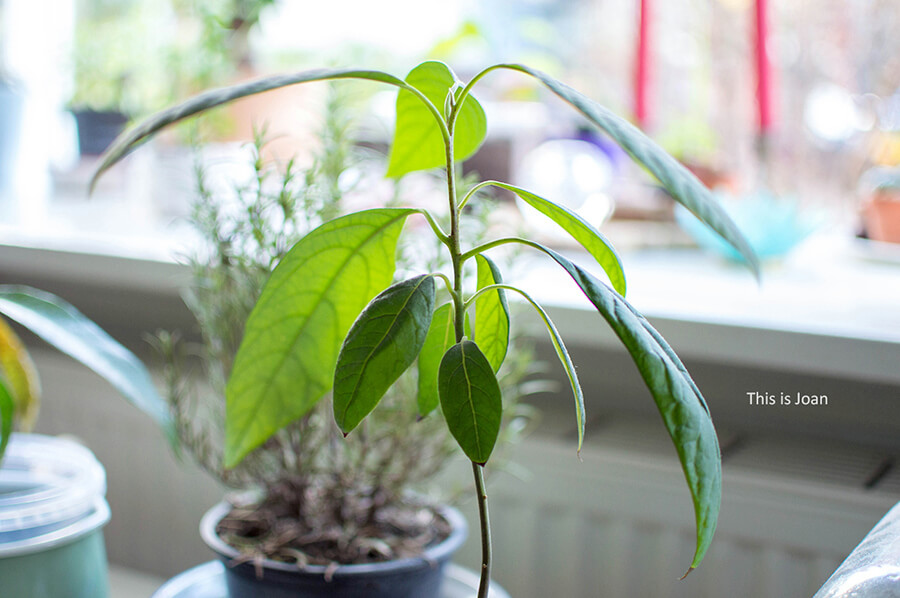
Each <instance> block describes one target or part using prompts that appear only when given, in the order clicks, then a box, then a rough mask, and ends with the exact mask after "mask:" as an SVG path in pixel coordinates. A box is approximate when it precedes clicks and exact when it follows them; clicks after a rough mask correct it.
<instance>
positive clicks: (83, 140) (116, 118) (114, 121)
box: [72, 110, 128, 156]
mask: <svg viewBox="0 0 900 598" xmlns="http://www.w3.org/2000/svg"><path fill="white" fill-rule="evenodd" d="M72 114H73V115H74V116H75V124H76V125H77V126H78V151H79V152H81V155H82V156H99V155H100V154H102V153H103V152H104V151H106V148H108V147H109V146H110V145H111V144H112V142H113V140H114V139H115V138H116V137H118V135H119V133H121V132H122V131H123V130H124V129H125V125H126V124H128V117H127V116H125V115H124V114H122V113H121V112H115V111H112V110H104V111H95V110H73V111H72Z"/></svg>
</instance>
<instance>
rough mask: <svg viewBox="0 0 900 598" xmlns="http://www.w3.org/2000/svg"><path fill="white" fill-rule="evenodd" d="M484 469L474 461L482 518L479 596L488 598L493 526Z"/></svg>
mask: <svg viewBox="0 0 900 598" xmlns="http://www.w3.org/2000/svg"><path fill="white" fill-rule="evenodd" d="M483 469H484V468H483V467H482V466H481V465H478V464H477V463H472V473H473V474H475V490H476V492H478V517H479V518H480V519H481V581H480V582H479V583H478V598H487V596H488V588H489V587H490V583H491V526H490V524H489V523H488V522H489V518H488V501H487V491H486V490H485V488H484V471H483Z"/></svg>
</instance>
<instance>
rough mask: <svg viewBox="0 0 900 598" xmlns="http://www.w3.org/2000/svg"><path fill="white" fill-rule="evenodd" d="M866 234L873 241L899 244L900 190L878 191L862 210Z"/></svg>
mask: <svg viewBox="0 0 900 598" xmlns="http://www.w3.org/2000/svg"><path fill="white" fill-rule="evenodd" d="M863 218H864V220H865V223H866V233H867V234H868V236H869V238H870V239H872V240H874V241H884V242H887V243H900V189H880V190H878V191H876V192H875V193H874V194H873V195H872V198H871V199H870V200H869V201H868V202H867V203H866V205H865V207H864V208H863Z"/></svg>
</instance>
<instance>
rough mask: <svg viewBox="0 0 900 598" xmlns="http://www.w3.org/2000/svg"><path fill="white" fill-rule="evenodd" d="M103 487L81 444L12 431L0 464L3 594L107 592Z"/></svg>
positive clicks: (80, 597) (60, 596)
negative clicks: (12, 433)
mask: <svg viewBox="0 0 900 598" xmlns="http://www.w3.org/2000/svg"><path fill="white" fill-rule="evenodd" d="M105 493H106V476H105V473H104V471H103V467H102V466H101V465H100V463H99V462H98V461H97V460H96V459H95V458H94V455H93V454H92V453H91V452H90V451H89V450H87V449H86V448H84V447H83V446H81V445H79V444H76V443H74V442H70V441H67V440H62V439H59V438H51V437H48V436H40V435H37V434H14V435H13V437H12V440H11V441H10V443H9V447H8V448H7V452H6V456H5V457H4V459H3V463H2V467H0V595H2V596H10V597H13V596H15V597H17V598H26V597H27V598H108V596H109V582H108V572H107V565H106V548H105V545H104V543H103V526H104V525H105V524H106V522H107V521H109V506H108V505H107V504H106V500H105V499H104V495H105Z"/></svg>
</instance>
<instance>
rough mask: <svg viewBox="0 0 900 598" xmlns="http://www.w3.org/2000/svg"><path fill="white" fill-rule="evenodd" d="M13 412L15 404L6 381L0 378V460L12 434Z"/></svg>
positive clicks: (0, 460)
mask: <svg viewBox="0 0 900 598" xmlns="http://www.w3.org/2000/svg"><path fill="white" fill-rule="evenodd" d="M15 412H16V405H15V403H14V402H13V398H12V395H10V394H9V390H7V388H6V383H5V382H4V381H3V380H2V379H0V462H2V460H3V453H5V452H6V445H7V444H8V443H9V437H10V436H11V435H12V430H13V415H14V414H15Z"/></svg>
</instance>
